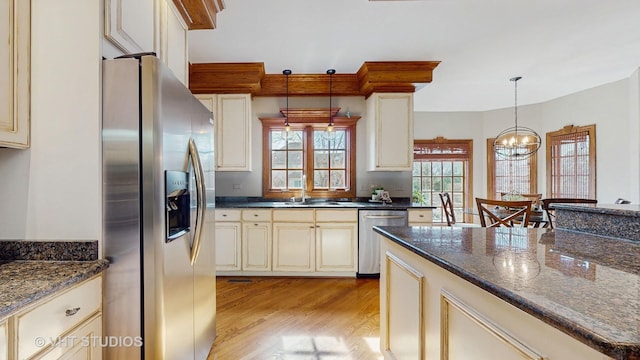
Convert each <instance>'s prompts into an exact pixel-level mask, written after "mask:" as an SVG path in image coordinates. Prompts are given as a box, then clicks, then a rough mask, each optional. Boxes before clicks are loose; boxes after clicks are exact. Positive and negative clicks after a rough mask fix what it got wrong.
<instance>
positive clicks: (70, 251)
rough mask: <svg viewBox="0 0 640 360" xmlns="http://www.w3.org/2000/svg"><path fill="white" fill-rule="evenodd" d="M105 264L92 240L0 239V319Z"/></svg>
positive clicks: (96, 271)
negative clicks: (99, 257)
mask: <svg viewBox="0 0 640 360" xmlns="http://www.w3.org/2000/svg"><path fill="white" fill-rule="evenodd" d="M107 267H109V262H108V261H107V260H104V259H98V242H97V241H95V240H93V241H27V240H0V319H2V318H4V317H6V316H9V315H11V314H13V313H15V312H17V311H19V310H20V309H22V308H23V307H25V306H27V305H29V304H32V303H34V302H35V301H37V300H39V299H42V298H44V297H46V296H47V295H50V294H53V293H55V292H57V291H60V290H63V289H65V288H67V287H69V286H71V285H73V284H76V283H79V282H81V281H83V280H86V279H88V278H90V277H92V276H94V275H96V274H99V273H100V272H102V271H104V270H105V269H106V268H107Z"/></svg>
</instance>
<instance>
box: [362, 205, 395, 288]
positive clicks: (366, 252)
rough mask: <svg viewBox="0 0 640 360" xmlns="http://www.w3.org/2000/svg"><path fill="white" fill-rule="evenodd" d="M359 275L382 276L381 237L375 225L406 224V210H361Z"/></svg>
mask: <svg viewBox="0 0 640 360" xmlns="http://www.w3.org/2000/svg"><path fill="white" fill-rule="evenodd" d="M359 215H360V218H359V221H358V273H357V277H359V278H363V277H374V278H375V277H380V239H379V238H378V234H377V233H375V232H374V231H373V229H372V228H373V227H374V226H406V225H407V224H408V221H407V211H406V210H360V213H359Z"/></svg>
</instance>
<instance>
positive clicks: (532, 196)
mask: <svg viewBox="0 0 640 360" xmlns="http://www.w3.org/2000/svg"><path fill="white" fill-rule="evenodd" d="M508 194H509V193H505V192H501V193H500V199H504V196H505V195H508ZM518 196H519V197H522V198H523V200H531V201H533V205H539V204H541V201H542V194H518ZM511 201H513V200H511Z"/></svg>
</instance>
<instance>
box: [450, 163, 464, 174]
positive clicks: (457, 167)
mask: <svg viewBox="0 0 640 360" xmlns="http://www.w3.org/2000/svg"><path fill="white" fill-rule="evenodd" d="M453 175H454V176H462V175H464V164H463V163H462V161H456V162H454V163H453Z"/></svg>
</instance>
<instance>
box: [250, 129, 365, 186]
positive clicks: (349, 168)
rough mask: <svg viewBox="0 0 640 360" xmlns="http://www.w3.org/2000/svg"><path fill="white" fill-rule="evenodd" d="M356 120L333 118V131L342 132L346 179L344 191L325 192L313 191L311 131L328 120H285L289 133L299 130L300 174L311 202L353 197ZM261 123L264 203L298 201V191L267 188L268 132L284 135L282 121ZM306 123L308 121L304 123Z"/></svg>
mask: <svg viewBox="0 0 640 360" xmlns="http://www.w3.org/2000/svg"><path fill="white" fill-rule="evenodd" d="M358 119H359V117H357V118H354V117H353V116H352V117H351V119H349V118H342V117H339V118H338V117H334V118H333V128H334V130H345V131H346V133H347V134H346V139H345V141H346V144H345V151H346V152H347V154H346V155H345V161H346V164H345V168H346V176H347V179H346V181H345V184H346V185H347V187H346V188H345V189H336V190H327V189H316V188H314V187H313V184H314V178H313V176H314V166H313V164H314V157H313V155H314V152H313V150H314V149H313V130H318V129H321V128H326V127H327V124H328V118H327V120H326V121H324V122H319V121H318V122H313V121H312V122H304V121H296V120H295V119H293V118H290V119H289V126H290V129H291V130H303V131H304V133H303V139H304V141H303V146H302V149H303V164H302V173H303V174H304V175H306V189H307V191H306V196H308V197H311V198H314V197H315V198H325V199H342V198H355V197H356V123H357V121H358ZM260 120H261V121H262V196H263V197H264V198H267V199H289V198H291V197H301V196H302V189H299V188H295V189H287V190H282V189H274V188H272V187H271V132H272V131H273V130H277V131H286V129H285V124H284V119H283V118H261V119H260ZM307 120H308V119H307Z"/></svg>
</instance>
